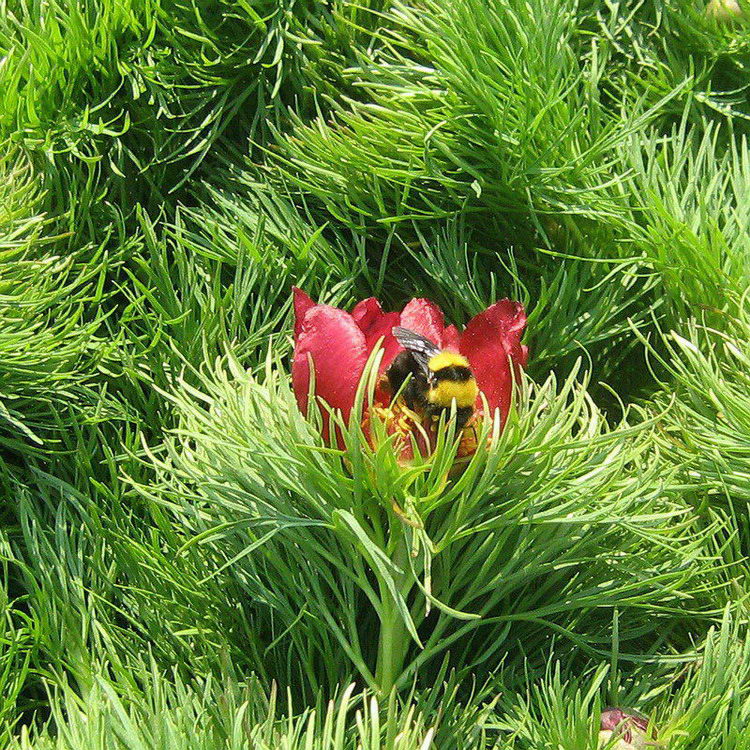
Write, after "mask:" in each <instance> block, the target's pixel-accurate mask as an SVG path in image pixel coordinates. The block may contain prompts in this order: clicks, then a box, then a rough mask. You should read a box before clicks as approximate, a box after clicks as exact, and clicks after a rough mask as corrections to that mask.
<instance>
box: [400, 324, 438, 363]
mask: <svg viewBox="0 0 750 750" xmlns="http://www.w3.org/2000/svg"><path fill="white" fill-rule="evenodd" d="M393 335H394V337H395V338H396V341H398V343H399V344H401V346H403V347H404V349H406V350H407V351H410V352H411V353H412V354H413V355H414V359H415V360H416V361H417V362H418V363H419V365H420V366H421V367H422V368H423V369H424V370H425V371H427V363H428V362H429V361H430V359H431V358H432V357H434V356H435V355H436V354H440V349H439V348H438V347H437V346H436V345H435V344H434V343H433V342H432V341H430V340H429V339H426V338H425V337H424V336H420V334H418V333H415V332H414V331H410V330H409V329H408V328H402V327H401V326H396V327H395V328H394V329H393Z"/></svg>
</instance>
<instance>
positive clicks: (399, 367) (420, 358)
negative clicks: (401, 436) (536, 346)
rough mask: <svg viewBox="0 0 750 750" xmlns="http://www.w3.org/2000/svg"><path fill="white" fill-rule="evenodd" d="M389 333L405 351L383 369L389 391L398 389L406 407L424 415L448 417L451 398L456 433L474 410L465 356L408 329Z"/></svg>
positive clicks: (472, 386) (473, 383) (472, 384)
mask: <svg viewBox="0 0 750 750" xmlns="http://www.w3.org/2000/svg"><path fill="white" fill-rule="evenodd" d="M393 335H394V337H395V338H396V340H397V341H398V343H399V344H401V346H403V347H404V349H405V350H406V351H403V352H401V353H400V354H398V355H397V356H396V358H395V359H394V360H393V363H392V364H391V366H390V367H389V368H388V371H387V372H386V375H387V377H388V383H389V385H390V387H391V392H392V393H394V394H395V393H398V392H399V391H401V393H402V396H403V399H404V402H405V403H406V406H407V407H409V409H411V410H412V411H416V412H417V413H421V414H425V415H427V416H428V417H439V416H440V414H441V413H443V412H445V414H446V418H448V417H449V416H450V411H451V407H452V405H453V402H454V401H455V402H456V432H459V431H460V430H462V429H463V428H464V427H465V426H466V423H467V422H468V421H469V419H471V416H472V414H473V413H474V406H475V404H476V400H477V395H478V394H479V388H478V387H477V381H476V380H475V378H474V375H473V373H472V372H471V369H470V368H469V362H468V361H467V359H466V358H465V357H462V356H461V355H460V354H458V353H457V352H451V351H448V350H446V349H440V348H439V347H438V346H437V345H436V344H434V343H433V342H432V341H430V340H429V339H426V338H425V337H424V336H420V335H419V334H418V333H415V332H414V331H410V330H409V329H408V328H402V327H401V326H396V327H395V328H394V329H393ZM407 378H408V380H407ZM404 384H405V385H404ZM402 388H403V390H401V389H402Z"/></svg>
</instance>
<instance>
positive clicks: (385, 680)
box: [375, 534, 411, 696]
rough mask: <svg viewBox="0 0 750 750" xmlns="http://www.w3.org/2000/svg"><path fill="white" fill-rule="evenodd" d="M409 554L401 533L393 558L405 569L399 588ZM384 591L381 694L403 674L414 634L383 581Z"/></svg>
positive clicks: (379, 670) (377, 674)
mask: <svg viewBox="0 0 750 750" xmlns="http://www.w3.org/2000/svg"><path fill="white" fill-rule="evenodd" d="M407 554H408V551H407V549H406V543H405V540H404V538H403V535H402V534H400V535H399V538H398V540H397V541H396V544H395V550H394V553H393V562H394V564H395V565H396V566H397V567H398V568H399V569H400V570H401V571H402V572H401V573H400V574H397V575H396V576H395V579H396V590H401V587H402V584H403V579H404V578H405V576H406V562H407V561H406V555H407ZM380 593H381V602H382V604H381V614H380V638H379V642H378V663H377V668H376V671H375V680H376V682H377V683H378V686H379V687H380V693H381V695H383V696H387V695H388V694H389V693H390V692H391V690H392V689H393V686H394V684H395V683H396V681H397V680H398V678H399V677H400V676H401V670H402V669H403V664H404V657H405V656H406V651H407V649H408V647H409V639H410V638H411V636H410V635H409V633H408V631H407V629H406V625H405V624H404V621H403V619H402V617H401V615H400V614H399V611H398V608H397V607H396V602H395V601H394V599H393V597H392V596H391V593H390V591H388V588H387V587H386V586H385V585H384V584H382V583H381V585H380Z"/></svg>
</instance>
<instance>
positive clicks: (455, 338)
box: [443, 325, 461, 351]
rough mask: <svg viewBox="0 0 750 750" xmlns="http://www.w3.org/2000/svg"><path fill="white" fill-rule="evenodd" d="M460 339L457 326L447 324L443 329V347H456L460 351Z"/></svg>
mask: <svg viewBox="0 0 750 750" xmlns="http://www.w3.org/2000/svg"><path fill="white" fill-rule="evenodd" d="M460 340H461V337H460V334H459V333H458V328H456V326H452V325H451V326H447V327H446V329H445V330H444V331H443V349H455V351H458V347H459V346H460Z"/></svg>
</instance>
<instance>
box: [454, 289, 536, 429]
mask: <svg viewBox="0 0 750 750" xmlns="http://www.w3.org/2000/svg"><path fill="white" fill-rule="evenodd" d="M525 325H526V313H525V312H524V309H523V305H522V304H521V303H520V302H511V301H510V300H508V299H504V300H500V301H499V302H496V303H495V304H494V305H491V306H490V307H488V308H487V309H486V310H485V311H484V312H482V313H479V315H477V316H476V317H474V318H472V319H471V320H470V321H469V324H468V325H467V326H466V329H465V330H464V331H463V333H462V334H461V345H460V351H461V354H463V355H464V356H465V357H466V358H467V359H468V360H469V364H470V365H471V369H472V371H473V373H474V376H475V377H476V379H477V385H478V386H479V390H480V391H482V393H484V395H485V398H486V399H487V403H488V405H489V407H490V409H491V410H492V411H493V412H494V411H495V409H500V414H501V415H502V418H503V420H504V419H505V417H506V416H507V414H508V410H509V409H510V401H511V396H512V389H513V376H514V375H515V376H516V377H517V376H518V374H519V370H520V367H521V366H522V364H523V363H524V361H525V356H524V352H523V350H522V348H521V334H522V333H523V329H524V326H525ZM509 359H510V361H509ZM511 362H512V364H513V370H512V369H511Z"/></svg>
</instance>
